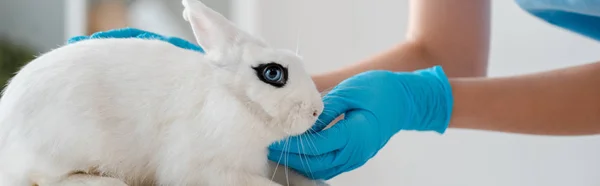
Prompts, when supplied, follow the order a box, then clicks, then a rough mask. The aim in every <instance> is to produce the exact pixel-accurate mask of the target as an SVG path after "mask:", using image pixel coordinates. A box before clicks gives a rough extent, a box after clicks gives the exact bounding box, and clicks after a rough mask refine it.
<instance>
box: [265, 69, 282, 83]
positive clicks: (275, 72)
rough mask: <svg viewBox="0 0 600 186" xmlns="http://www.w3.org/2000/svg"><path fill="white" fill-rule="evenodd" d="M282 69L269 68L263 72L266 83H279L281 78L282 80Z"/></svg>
mask: <svg viewBox="0 0 600 186" xmlns="http://www.w3.org/2000/svg"><path fill="white" fill-rule="evenodd" d="M282 71H283V69H281V68H277V66H271V67H268V68H266V69H265V72H264V76H265V79H266V80H267V81H273V82H277V81H281V78H283V76H282V75H281V74H283V72H282Z"/></svg>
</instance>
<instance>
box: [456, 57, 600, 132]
mask: <svg viewBox="0 0 600 186" xmlns="http://www.w3.org/2000/svg"><path fill="white" fill-rule="evenodd" d="M450 81H451V85H452V89H453V95H454V109H453V113H452V119H451V122H450V128H465V129H479V130H489V131H500V132H510V133H524V134H539V135H586V134H600V62H599V63H594V64H588V65H580V66H577V67H571V68H565V69H560V70H553V71H549V72H543V73H536V74H530V75H522V76H515V77H502V78H481V79H473V78H465V79H452V78H451V80H450Z"/></svg>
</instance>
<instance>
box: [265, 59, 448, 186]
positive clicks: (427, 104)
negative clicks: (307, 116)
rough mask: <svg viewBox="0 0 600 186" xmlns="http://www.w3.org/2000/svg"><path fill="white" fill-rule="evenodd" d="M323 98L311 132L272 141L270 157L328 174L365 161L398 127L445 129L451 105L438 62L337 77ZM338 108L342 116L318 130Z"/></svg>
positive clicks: (319, 175) (315, 176)
mask: <svg viewBox="0 0 600 186" xmlns="http://www.w3.org/2000/svg"><path fill="white" fill-rule="evenodd" d="M323 101H324V103H325V110H324V112H323V113H322V114H321V116H320V117H319V121H318V122H317V124H316V125H315V126H314V127H313V130H311V131H312V132H311V131H309V132H307V133H305V134H302V135H300V136H295V137H291V138H290V139H288V140H286V141H282V142H278V143H275V144H273V145H271V146H270V147H269V148H270V153H269V159H270V160H271V161H274V162H279V163H281V164H284V165H286V166H288V167H290V168H292V169H294V170H296V171H298V172H300V173H302V174H304V175H305V176H307V177H310V178H313V179H330V178H333V177H335V176H337V175H339V174H341V173H343V172H347V171H350V170H353V169H356V168H358V167H360V166H362V165H364V164H365V163H366V162H367V161H368V160H369V159H371V158H372V157H373V156H374V155H375V154H376V153H377V152H378V151H379V150H380V149H381V148H383V146H385V144H386V143H387V142H388V141H389V139H390V138H391V137H392V136H393V135H395V134H396V133H397V132H398V131H400V130H416V131H436V132H438V133H444V131H445V130H446V128H447V127H448V124H449V120H450V114H451V110H452V105H453V102H452V101H453V98H452V91H451V87H450V83H449V82H448V79H447V77H446V75H445V74H444V72H443V70H442V68H441V67H439V66H436V67H433V68H428V69H422V70H418V71H414V72H390V71H369V72H364V73H361V74H358V75H355V76H353V77H351V78H349V79H347V80H345V81H343V82H341V83H340V84H339V85H338V86H336V87H335V88H334V89H333V90H331V91H330V92H329V93H328V94H327V95H326V96H325V97H324V99H323ZM341 114H344V119H343V120H340V121H339V122H337V123H336V124H335V125H333V126H332V127H331V128H329V129H326V130H322V129H323V128H324V127H325V126H326V125H327V124H329V123H330V122H332V121H333V120H334V119H335V118H336V117H338V116H340V115H341ZM321 130H322V131H321ZM314 131H317V132H316V133H315V132H314Z"/></svg>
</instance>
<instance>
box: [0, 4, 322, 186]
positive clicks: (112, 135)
mask: <svg viewBox="0 0 600 186" xmlns="http://www.w3.org/2000/svg"><path fill="white" fill-rule="evenodd" d="M183 5H184V7H185V10H184V14H183V15H184V18H185V19H186V20H187V21H188V22H189V23H190V24H191V28H192V30H193V32H194V35H195V37H196V38H197V42H198V44H200V45H201V46H202V47H203V48H204V49H205V51H206V54H205V55H204V54H202V53H199V52H196V51H191V50H185V49H182V48H179V47H176V46H173V45H171V44H170V43H167V42H164V41H157V40H149V39H135V38H129V39H90V40H84V41H80V42H77V43H74V44H70V45H66V46H63V47H60V48H57V49H55V50H53V51H50V52H48V53H45V54H43V55H41V56H39V57H38V58H37V59H35V60H33V61H31V62H30V63H29V64H27V65H26V66H24V67H23V68H22V69H21V70H20V71H19V72H18V74H16V75H15V77H14V78H13V79H12V80H11V81H10V83H9V84H8V86H7V87H6V88H5V89H4V91H3V97H2V98H1V100H0V186H31V185H38V186H54V185H98V186H108V185H110V186H120V185H129V186H134V185H173V186H183V185H193V186H201V185H209V186H237V185H249V186H254V185H256V186H268V185H287V181H288V180H286V178H285V177H287V176H286V175H283V174H282V171H283V169H282V166H279V171H278V174H277V175H278V177H277V178H276V179H275V180H278V182H279V183H276V182H274V181H271V178H272V173H273V172H272V169H273V166H272V165H274V163H273V162H270V161H268V160H267V147H268V146H269V145H270V144H271V143H273V142H275V141H278V140H282V139H285V138H286V137H288V136H291V135H297V134H301V133H303V132H305V131H307V130H308V129H309V128H310V127H311V125H312V124H313V123H314V122H315V121H316V119H317V116H318V115H319V114H321V112H322V110H323V103H322V100H321V97H320V94H319V93H318V91H317V89H316V87H315V85H314V83H313V81H312V80H311V78H310V76H309V75H308V73H307V72H306V71H305V69H304V67H303V64H302V61H301V59H300V58H299V57H298V56H296V54H294V53H293V52H290V51H287V50H282V49H274V48H270V47H269V46H268V45H267V44H265V43H264V42H263V41H261V40H259V39H257V38H255V37H252V36H250V35H249V34H247V33H245V32H243V31H241V30H239V29H238V28H236V27H235V26H234V25H233V24H232V23H230V22H229V21H228V20H226V19H225V18H224V17H223V16H221V15H220V14H218V13H217V12H215V11H213V10H211V9H210V8H208V7H206V6H205V5H204V4H202V3H201V2H199V1H196V0H183ZM270 165H271V166H270ZM288 173H289V179H290V180H289V182H290V184H293V185H315V184H317V183H318V184H325V183H324V182H315V181H313V180H310V179H308V178H305V177H303V176H300V175H299V174H296V173H294V172H292V171H288Z"/></svg>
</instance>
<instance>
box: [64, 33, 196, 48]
mask: <svg viewBox="0 0 600 186" xmlns="http://www.w3.org/2000/svg"><path fill="white" fill-rule="evenodd" d="M102 38H141V39H158V40H162V41H165V42H168V43H171V44H173V45H175V46H177V47H180V48H183V49H189V50H194V51H198V52H201V53H204V50H203V49H202V47H200V46H198V45H195V44H193V43H190V42H188V41H186V40H184V39H181V38H177V37H165V36H162V35H159V34H156V33H152V32H149V31H145V30H140V29H136V28H120V29H114V30H108V31H105V32H96V33H94V34H92V35H91V36H76V37H72V38H70V39H69V40H68V41H67V43H68V44H71V43H75V42H78V41H82V40H86V39H102Z"/></svg>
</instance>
